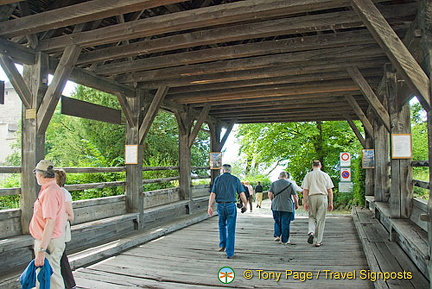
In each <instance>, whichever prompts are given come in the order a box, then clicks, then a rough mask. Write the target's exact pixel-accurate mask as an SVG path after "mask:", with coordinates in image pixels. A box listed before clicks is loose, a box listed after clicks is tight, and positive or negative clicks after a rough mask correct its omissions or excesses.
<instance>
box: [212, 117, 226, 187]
mask: <svg viewBox="0 0 432 289" xmlns="http://www.w3.org/2000/svg"><path fill="white" fill-rule="evenodd" d="M209 128H210V151H212V152H220V151H221V149H222V145H221V133H222V125H221V124H220V123H219V122H216V123H210V124H209ZM222 161H223V157H222ZM220 173H221V171H220V170H211V171H210V176H211V180H210V184H211V185H213V181H214V179H215V178H216V177H217V176H219V175H220Z"/></svg>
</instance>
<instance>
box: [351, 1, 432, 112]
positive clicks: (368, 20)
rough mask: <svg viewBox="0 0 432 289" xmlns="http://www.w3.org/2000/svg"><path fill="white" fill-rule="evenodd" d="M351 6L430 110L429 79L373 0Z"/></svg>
mask: <svg viewBox="0 0 432 289" xmlns="http://www.w3.org/2000/svg"><path fill="white" fill-rule="evenodd" d="M351 4H352V7H353V9H354V10H355V11H356V12H357V14H358V15H359V16H360V17H361V18H362V20H363V22H364V24H365V25H366V27H367V28H368V29H369V31H370V32H371V34H372V35H373V37H374V38H375V39H376V41H377V42H378V44H379V45H380V46H381V47H382V48H383V50H384V52H385V53H386V54H387V56H388V58H389V59H390V60H391V62H392V64H393V65H394V66H395V68H396V70H397V71H398V73H399V74H400V75H401V76H402V77H403V79H404V80H405V81H406V83H407V85H408V86H409V87H411V88H412V89H413V90H415V92H416V95H417V97H418V98H419V101H420V103H421V104H422V106H423V107H424V108H425V109H426V110H430V109H431V103H430V91H429V87H430V81H429V78H428V77H427V75H426V73H425V72H424V70H423V69H422V68H421V66H420V65H419V64H418V63H417V61H416V60H415V59H414V57H413V56H412V55H411V53H410V52H409V50H408V49H407V48H406V47H405V45H404V44H403V43H402V41H401V40H400V39H399V37H398V35H397V34H396V33H395V32H394V30H393V29H392V28H391V26H390V25H389V24H388V22H387V21H386V19H385V18H384V16H383V15H382V14H381V12H380V11H379V10H378V9H377V8H376V6H375V5H374V4H373V2H372V1H371V0H351Z"/></svg>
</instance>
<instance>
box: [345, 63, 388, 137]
mask: <svg viewBox="0 0 432 289" xmlns="http://www.w3.org/2000/svg"><path fill="white" fill-rule="evenodd" d="M347 71H348V74H349V75H350V76H351V78H352V79H353V80H354V82H355V83H356V84H357V85H358V87H359V88H360V91H361V92H362V93H363V95H364V97H365V98H366V100H367V101H368V102H369V103H370V105H371V106H372V108H373V109H374V111H375V113H376V115H377V116H378V117H379V118H380V120H381V122H382V123H383V124H384V126H385V127H386V128H387V130H388V131H390V116H389V113H388V111H387V109H386V108H385V107H384V106H383V105H382V103H381V101H380V100H379V99H378V97H377V96H376V94H375V92H374V91H373V89H372V88H371V87H370V85H369V84H368V83H367V81H366V79H364V77H363V75H362V74H361V72H360V71H359V70H358V68H357V67H349V68H347ZM368 133H369V131H368ZM371 135H372V134H371Z"/></svg>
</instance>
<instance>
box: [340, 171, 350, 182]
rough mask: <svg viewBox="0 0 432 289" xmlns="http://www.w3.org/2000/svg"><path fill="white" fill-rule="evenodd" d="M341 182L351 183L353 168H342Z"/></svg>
mask: <svg viewBox="0 0 432 289" xmlns="http://www.w3.org/2000/svg"><path fill="white" fill-rule="evenodd" d="M341 181H342V182H351V168H341Z"/></svg>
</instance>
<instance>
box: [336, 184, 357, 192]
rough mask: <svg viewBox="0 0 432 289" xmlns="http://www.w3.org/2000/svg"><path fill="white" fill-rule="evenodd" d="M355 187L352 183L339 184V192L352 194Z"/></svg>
mask: <svg viewBox="0 0 432 289" xmlns="http://www.w3.org/2000/svg"><path fill="white" fill-rule="evenodd" d="M353 189H354V185H353V183H352V182H339V192H340V193H352V192H353Z"/></svg>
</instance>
